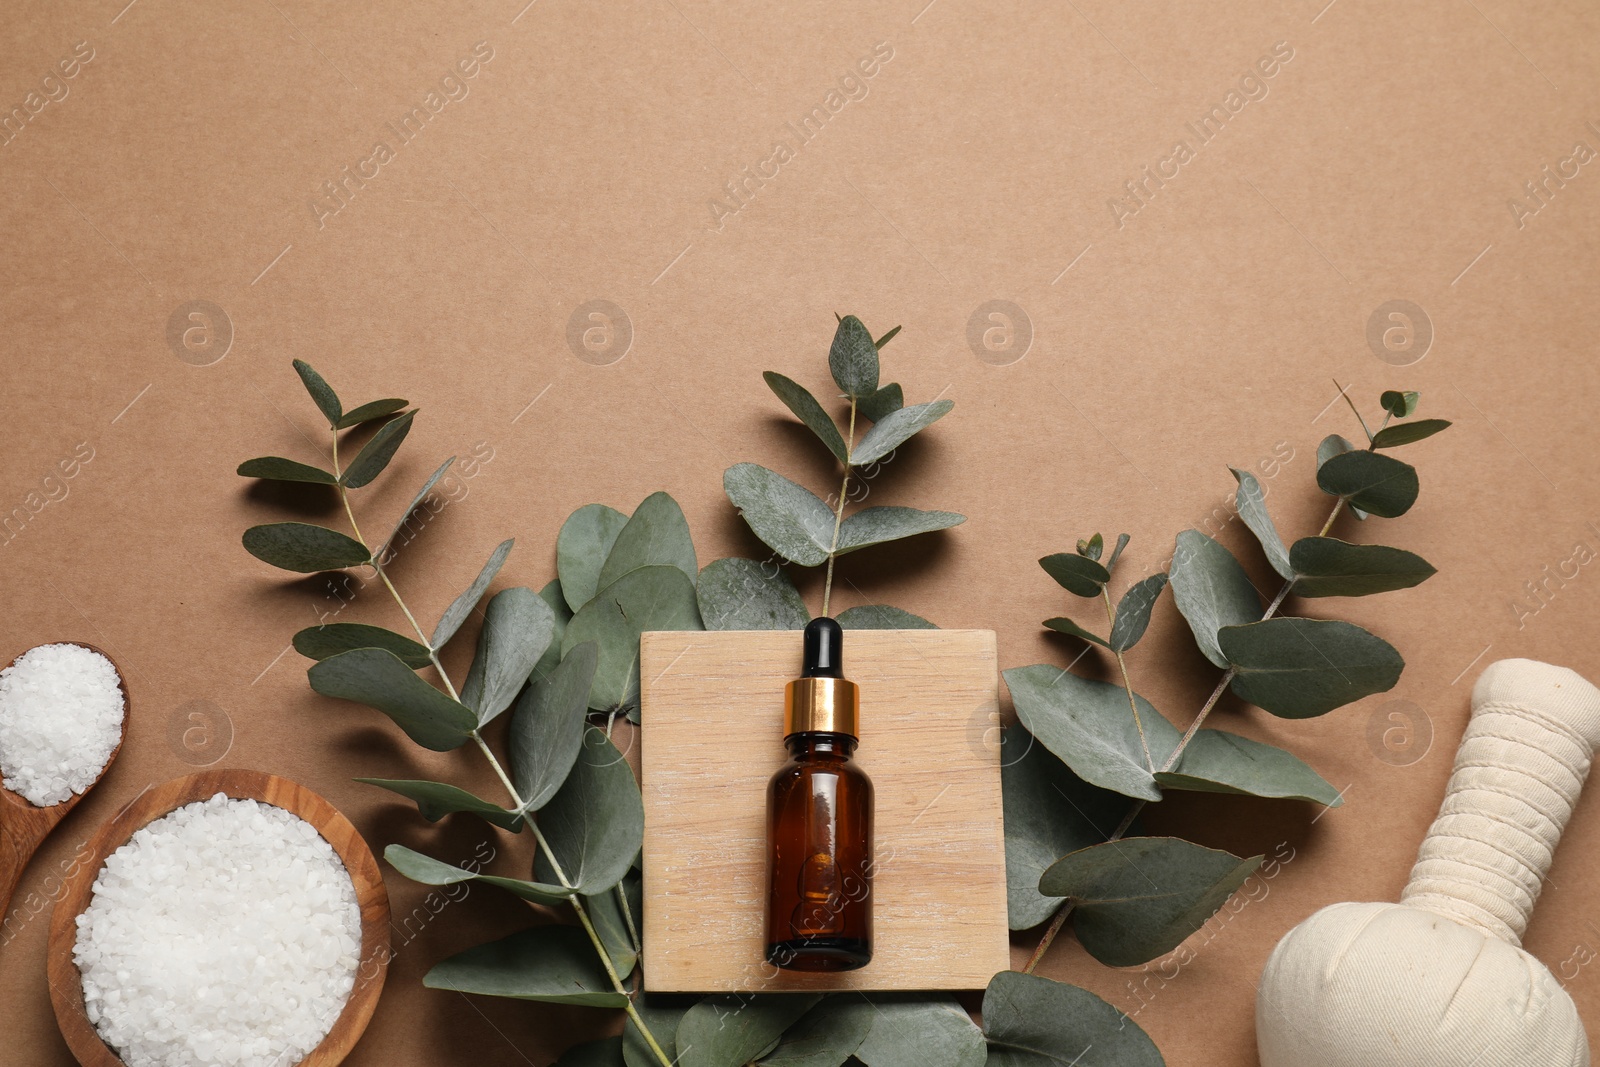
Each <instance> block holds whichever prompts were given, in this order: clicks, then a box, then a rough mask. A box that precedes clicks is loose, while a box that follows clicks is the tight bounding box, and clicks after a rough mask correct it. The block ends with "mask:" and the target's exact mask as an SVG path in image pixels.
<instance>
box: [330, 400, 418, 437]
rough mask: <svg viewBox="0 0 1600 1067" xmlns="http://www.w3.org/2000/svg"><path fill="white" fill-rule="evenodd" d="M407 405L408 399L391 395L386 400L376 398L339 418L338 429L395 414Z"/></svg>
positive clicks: (346, 428) (348, 427)
mask: <svg viewBox="0 0 1600 1067" xmlns="http://www.w3.org/2000/svg"><path fill="white" fill-rule="evenodd" d="M405 406H406V401H404V400H401V399H399V398H398V397H389V398H388V399H386V400H374V401H372V402H371V403H370V404H362V405H361V406H360V407H358V408H356V409H355V410H353V411H347V412H345V413H344V414H343V415H342V416H340V418H339V422H338V429H341V430H348V429H350V428H351V427H353V426H360V425H361V424H362V423H364V422H371V421H372V420H373V419H381V418H383V417H384V416H385V415H393V414H394V413H395V412H397V411H399V410H401V409H402V408H404V407H405Z"/></svg>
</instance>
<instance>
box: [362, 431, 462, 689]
mask: <svg viewBox="0 0 1600 1067" xmlns="http://www.w3.org/2000/svg"><path fill="white" fill-rule="evenodd" d="M342 475H343V472H342V471H341V470H340V469H339V431H338V430H334V431H333V476H334V478H335V479H340V478H342ZM334 487H335V488H336V489H337V490H338V491H339V502H340V503H341V504H343V505H344V513H345V516H346V517H347V518H349V520H350V531H351V532H352V533H354V534H355V535H356V540H357V541H359V542H360V543H361V547H362V548H364V549H366V550H367V556H368V557H369V558H370V559H371V561H372V569H373V570H374V571H377V572H378V577H379V578H381V579H382V580H383V584H384V587H385V588H387V589H388V590H389V595H390V596H392V597H394V602H395V603H396V604H398V605H400V610H401V611H402V612H404V613H405V617H406V619H407V621H409V622H410V623H411V628H412V629H413V630H415V631H416V632H417V640H419V641H420V642H422V646H423V647H424V648H426V649H427V650H428V660H429V661H430V662H431V663H432V664H433V669H434V670H435V671H437V672H438V673H439V678H440V679H441V680H442V681H443V682H444V687H445V690H446V691H447V692H448V693H449V694H450V699H451V700H460V699H461V694H459V693H457V692H456V687H455V685H454V683H452V682H451V681H450V676H449V675H448V674H446V673H445V671H444V664H443V663H440V662H439V653H438V652H437V651H435V650H434V647H433V641H432V640H431V639H430V638H429V637H428V635H427V634H425V633H423V632H422V625H421V624H420V623H418V622H417V617H416V616H415V615H413V614H411V609H410V608H409V607H407V606H406V602H405V600H404V599H403V598H402V597H401V596H400V590H398V589H396V588H395V587H394V582H392V581H390V580H389V573H388V572H387V571H385V570H384V569H383V564H382V563H380V562H378V554H377V553H376V552H374V551H372V546H371V545H369V544H367V539H366V538H365V537H363V536H362V535H361V526H360V525H359V524H358V523H357V522H356V513H355V509H354V508H352V507H351V506H350V491H349V490H348V489H346V488H345V487H344V482H343V481H342V480H340V481H336V482H335V483H334Z"/></svg>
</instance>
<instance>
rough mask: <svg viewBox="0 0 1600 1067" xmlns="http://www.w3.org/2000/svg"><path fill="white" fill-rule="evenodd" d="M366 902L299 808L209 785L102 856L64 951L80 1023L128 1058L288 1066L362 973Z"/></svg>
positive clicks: (165, 1065) (139, 1065)
mask: <svg viewBox="0 0 1600 1067" xmlns="http://www.w3.org/2000/svg"><path fill="white" fill-rule="evenodd" d="M360 955H361V911H360V907H359V905H358V904H357V902H356V893H355V886H354V885H353V884H352V883H351V881H350V875H349V872H347V871H346V870H345V867H344V864H343V863H342V862H341V861H340V859H339V856H338V854H337V853H335V852H334V850H333V847H332V846H331V845H329V844H328V842H327V841H326V840H324V839H323V837H322V836H321V835H320V834H318V833H317V831H316V828H315V827H313V826H312V825H311V824H310V823H308V822H306V821H304V820H303V819H301V818H299V817H298V816H296V815H294V814H292V813H290V812H288V811H285V810H283V809H282V808H278V807H274V806H272V805H270V804H262V803H259V802H257V801H254V800H235V799H231V798H229V797H227V796H225V795H224V794H222V793H218V794H216V795H215V796H213V797H211V798H210V799H209V800H203V801H196V802H195V803H192V804H188V805H185V806H184V807H181V808H178V809H176V810H175V811H172V812H169V813H168V814H166V815H164V816H162V817H161V818H159V819H156V820H154V821H152V822H151V823H149V824H148V825H146V826H144V827H143V828H142V829H140V830H138V831H136V832H135V833H134V834H133V835H132V836H131V837H129V838H128V841H127V842H126V843H125V844H124V845H123V846H122V847H121V848H119V849H117V850H116V851H115V852H113V853H112V854H111V855H110V856H108V857H107V858H106V862H105V866H104V867H103V868H102V869H101V871H100V874H99V876H98V877H96V878H95V881H94V893H93V896H92V897H91V898H90V901H89V906H88V907H87V908H86V909H84V912H83V914H82V915H80V916H78V938H77V945H76V948H75V950H74V952H73V959H74V960H76V961H77V964H78V969H79V970H80V971H81V972H82V974H83V1001H84V1007H85V1008H86V1009H87V1012H88V1016H89V1021H90V1022H91V1023H93V1024H94V1026H95V1029H96V1030H97V1031H98V1032H99V1034H100V1037H101V1039H102V1040H103V1041H105V1043H106V1044H107V1045H109V1046H111V1048H113V1049H114V1050H116V1052H117V1054H118V1055H119V1056H120V1057H121V1058H122V1061H123V1062H124V1063H126V1064H127V1065H128V1067H214V1065H219V1064H224V1065H229V1067H293V1065H294V1064H297V1063H299V1062H300V1061H301V1060H303V1059H304V1058H305V1057H306V1055H307V1054H308V1053H310V1051H311V1050H312V1049H314V1048H316V1046H317V1045H318V1044H320V1043H321V1042H322V1039H323V1038H324V1037H326V1036H327V1034H328V1031H329V1030H330V1029H331V1028H332V1027H333V1023H334V1021H335V1020H336V1019H337V1018H338V1017H339V1013H340V1012H341V1011H342V1010H343V1009H344V1005H345V1001H346V1000H347V999H348V998H349V995H350V990H351V989H352V988H353V987H354V985H355V977H356V967H357V964H358V962H359V959H360Z"/></svg>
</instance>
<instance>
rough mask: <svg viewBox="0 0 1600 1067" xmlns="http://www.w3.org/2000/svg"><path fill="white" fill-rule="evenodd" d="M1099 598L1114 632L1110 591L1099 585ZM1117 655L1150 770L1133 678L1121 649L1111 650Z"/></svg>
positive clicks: (1149, 756)
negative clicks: (1134, 695) (1104, 604)
mask: <svg viewBox="0 0 1600 1067" xmlns="http://www.w3.org/2000/svg"><path fill="white" fill-rule="evenodd" d="M1100 599H1102V600H1104V601H1105V602H1106V623H1107V624H1108V625H1109V626H1110V627H1111V629H1112V631H1113V632H1115V631H1116V628H1117V613H1116V612H1115V611H1114V610H1113V609H1112V607H1111V593H1110V591H1109V590H1107V589H1106V587H1105V586H1103V585H1102V586H1101V587H1100ZM1111 652H1112V655H1114V656H1116V657H1117V667H1118V669H1119V670H1121V671H1122V688H1123V689H1124V690H1125V691H1126V692H1127V694H1128V710H1129V711H1131V712H1133V725H1134V728H1135V729H1137V730H1138V731H1139V747H1141V748H1143V749H1144V765H1145V766H1146V767H1147V768H1149V769H1150V770H1151V771H1154V770H1155V769H1156V761H1155V760H1154V758H1152V757H1151V755H1150V742H1149V740H1148V739H1147V738H1146V737H1145V735H1144V720H1143V719H1141V718H1140V717H1139V705H1138V703H1137V702H1136V701H1135V700H1134V698H1133V680H1132V679H1130V678H1129V677H1128V663H1127V661H1126V660H1124V659H1123V658H1122V653H1121V651H1119V650H1117V649H1112V650H1111Z"/></svg>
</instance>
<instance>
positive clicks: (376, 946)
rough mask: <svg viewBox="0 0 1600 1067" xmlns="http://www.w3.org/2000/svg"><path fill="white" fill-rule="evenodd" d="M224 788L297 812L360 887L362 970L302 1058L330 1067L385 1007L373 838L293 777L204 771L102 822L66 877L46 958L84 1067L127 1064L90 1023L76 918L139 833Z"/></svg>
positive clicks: (306, 1063)
mask: <svg viewBox="0 0 1600 1067" xmlns="http://www.w3.org/2000/svg"><path fill="white" fill-rule="evenodd" d="M217 793H224V794H226V795H228V796H230V797H233V798H235V799H239V800H257V801H260V802H262V803H264V804H272V805H275V806H277V807H280V808H283V809H284V810H285V811H289V812H292V813H293V814H295V815H298V816H299V817H300V818H302V819H304V820H305V821H306V822H308V823H310V824H311V825H312V826H314V827H316V829H317V832H318V833H320V834H321V835H322V837H323V839H324V840H326V841H327V842H328V844H330V845H332V846H333V850H334V852H336V853H337V854H338V856H339V858H340V859H341V860H343V861H344V866H345V870H347V871H348V872H349V873H350V880H351V881H352V882H353V883H354V885H355V891H356V902H357V904H359V906H360V908H361V962H360V963H359V964H357V967H356V980H355V986H354V988H352V989H351V991H350V998H349V999H348V1000H347V1001H345V1005H344V1010H343V1011H342V1012H340V1013H339V1017H338V1018H337V1019H335V1020H334V1023H333V1028H332V1029H330V1030H329V1031H328V1035H327V1036H326V1037H324V1038H323V1039H322V1043H321V1044H320V1045H318V1046H317V1047H316V1048H314V1049H312V1050H311V1052H310V1053H309V1054H308V1055H307V1056H306V1058H305V1059H304V1060H301V1061H300V1062H301V1064H302V1065H303V1067H331V1065H332V1064H336V1063H338V1062H339V1061H341V1060H343V1059H344V1058H345V1056H347V1055H349V1053H350V1050H351V1049H352V1048H353V1047H355V1043H356V1041H357V1040H358V1039H359V1038H360V1037H361V1033H362V1031H364V1030H365V1029H366V1028H367V1023H368V1021H369V1020H371V1018H372V1012H373V1010H374V1009H375V1008H376V1007H377V1006H378V995H379V994H380V993H382V992H383V980H384V977H385V975H386V974H387V972H388V967H389V956H390V952H389V894H388V892H387V891H386V890H385V889H384V887H383V876H382V874H380V873H379V871H378V861H377V860H375V859H374V858H373V856H372V850H371V849H369V848H368V847H367V843H366V841H364V840H362V837H361V835H360V834H359V833H358V832H357V831H356V828H355V827H354V826H352V825H350V820H349V819H346V818H345V817H344V815H342V814H341V813H340V812H339V809H337V808H335V807H334V806H333V805H332V804H329V803H328V802H327V801H326V800H324V799H322V798H321V797H320V796H318V795H317V794H315V793H313V792H312V791H311V790H309V789H307V788H305V787H304V786H302V785H300V784H298V783H296V782H291V781H290V780H289V779H287V778H279V777H277V776H276V775H272V774H266V773H265V772H262V771H246V770H233V769H226V770H213V771H201V772H200V773H199V774H191V775H189V776H188V777H187V778H175V779H173V780H172V781H170V782H165V783H163V784H161V785H157V786H153V787H151V788H150V789H148V790H146V791H145V792H144V793H143V794H141V795H140V796H138V797H136V798H135V799H134V801H133V803H131V804H129V805H128V806H127V807H126V808H124V809H123V810H122V811H121V812H120V813H119V814H118V815H117V816H116V817H114V818H113V819H112V820H111V821H110V822H108V823H106V824H105V825H104V826H102V827H101V828H100V829H99V830H98V831H97V832H96V833H95V835H94V837H93V838H92V839H91V840H90V841H89V844H88V848H89V859H88V860H87V861H86V862H84V863H82V864H80V865H79V866H78V867H77V869H76V870H74V871H73V872H72V873H71V874H70V875H68V876H67V879H66V882H65V884H64V885H63V887H62V891H61V897H60V899H59V900H57V902H56V906H55V910H54V912H52V913H51V916H50V947H49V952H48V960H47V972H48V975H49V979H50V1001H51V1003H52V1004H53V1005H54V1006H55V1012H56V1022H57V1024H58V1025H59V1026H60V1027H61V1035H62V1036H63V1037H64V1038H66V1041H67V1047H68V1048H70V1049H71V1050H72V1054H73V1055H74V1056H76V1057H77V1058H78V1062H79V1063H80V1064H83V1065H84V1067H124V1064H123V1062H122V1060H121V1058H120V1057H118V1056H117V1054H116V1053H115V1052H113V1051H112V1050H111V1048H110V1047H109V1046H107V1045H106V1043H105V1042H104V1041H102V1040H101V1039H100V1034H99V1032H98V1031H96V1030H95V1028H94V1024H93V1023H91V1022H90V1021H89V1016H88V1015H87V1013H86V1012H85V1010H84V1005H83V975H82V974H81V973H80V972H79V971H78V965H77V964H76V963H75V962H73V959H72V951H73V947H74V946H75V945H76V943H77V938H78V923H77V919H78V916H79V915H81V914H83V912H84V909H86V908H87V907H88V906H89V900H90V897H91V895H92V893H93V890H94V880H95V878H96V877H97V876H98V875H99V874H100V868H101V866H102V865H103V864H104V863H105V861H106V857H107V856H109V855H111V853H113V852H115V851H116V850H117V849H118V848H119V847H121V846H122V845H123V844H124V843H126V842H127V840H128V838H129V837H131V836H132V835H133V834H134V832H135V831H137V830H139V829H141V828H142V827H144V826H145V825H147V824H148V823H151V822H153V821H154V820H156V819H159V818H160V817H161V816H163V815H166V814H167V813H168V812H171V811H174V810H176V809H178V808H181V807H183V806H184V805H185V804H190V803H193V802H194V801H197V800H206V799H208V798H210V797H212V796H214V795H215V794H217Z"/></svg>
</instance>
